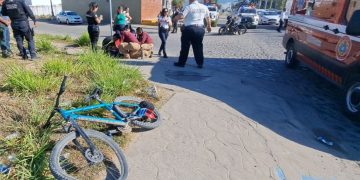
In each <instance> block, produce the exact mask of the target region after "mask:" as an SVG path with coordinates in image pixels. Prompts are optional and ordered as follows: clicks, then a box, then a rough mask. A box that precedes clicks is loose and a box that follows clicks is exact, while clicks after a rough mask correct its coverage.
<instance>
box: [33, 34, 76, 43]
mask: <svg viewBox="0 0 360 180" xmlns="http://www.w3.org/2000/svg"><path fill="white" fill-rule="evenodd" d="M35 39H39V40H42V39H45V40H48V41H64V42H68V43H71V42H73V39H72V38H71V37H70V36H69V35H66V36H62V35H50V34H39V35H37V36H36V38H35Z"/></svg>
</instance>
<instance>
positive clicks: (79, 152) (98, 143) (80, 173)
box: [50, 130, 128, 180]
mask: <svg viewBox="0 0 360 180" xmlns="http://www.w3.org/2000/svg"><path fill="white" fill-rule="evenodd" d="M84 131H85V133H86V134H87V135H88V136H89V138H90V140H91V141H92V143H93V144H94V145H95V147H96V148H97V150H98V153H91V150H90V149H89V147H88V145H87V143H86V142H85V140H84V139H83V138H82V137H81V136H79V137H77V136H76V133H75V132H71V133H69V134H67V135H66V136H65V137H64V138H63V139H62V140H60V141H59V142H58V143H57V144H56V145H55V147H54V149H53V150H52V152H51V155H50V170H51V172H52V174H53V175H54V177H55V178H56V179H94V180H98V179H117V180H123V179H126V177H127V175H128V166H127V163H126V159H125V156H124V154H123V152H122V151H121V149H120V147H119V146H118V144H117V143H116V142H115V141H113V140H112V139H111V138H110V137H108V136H106V135H105V134H103V133H100V132H98V131H94V130H84Z"/></svg>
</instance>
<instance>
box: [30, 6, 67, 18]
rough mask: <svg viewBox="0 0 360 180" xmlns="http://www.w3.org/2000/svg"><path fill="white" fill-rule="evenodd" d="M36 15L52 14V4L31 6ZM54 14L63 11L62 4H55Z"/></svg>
mask: <svg viewBox="0 0 360 180" xmlns="http://www.w3.org/2000/svg"><path fill="white" fill-rule="evenodd" d="M30 8H31V10H32V11H33V13H34V15H35V16H48V15H51V6H30ZM53 10H54V15H57V14H58V13H59V12H61V11H62V6H61V4H59V5H53Z"/></svg>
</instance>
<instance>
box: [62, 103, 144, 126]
mask: <svg viewBox="0 0 360 180" xmlns="http://www.w3.org/2000/svg"><path fill="white" fill-rule="evenodd" d="M97 101H98V102H99V104H96V105H91V106H85V107H81V108H76V109H71V110H64V109H59V110H58V112H59V113H60V114H61V116H62V117H63V118H64V119H66V120H74V121H77V120H82V121H89V122H99V123H105V124H112V125H118V126H125V125H126V124H127V123H128V120H127V115H125V113H124V112H122V111H121V110H118V109H116V108H115V106H116V105H121V106H123V107H136V110H135V111H134V112H137V111H138V110H140V109H141V108H140V107H139V106H138V105H137V104H131V103H122V102H113V103H104V102H102V101H101V100H98V99H97ZM94 109H105V110H107V111H109V112H111V114H112V115H113V116H114V117H115V119H112V118H102V117H95V116H88V115H79V114H77V113H80V112H86V111H91V110H94Z"/></svg>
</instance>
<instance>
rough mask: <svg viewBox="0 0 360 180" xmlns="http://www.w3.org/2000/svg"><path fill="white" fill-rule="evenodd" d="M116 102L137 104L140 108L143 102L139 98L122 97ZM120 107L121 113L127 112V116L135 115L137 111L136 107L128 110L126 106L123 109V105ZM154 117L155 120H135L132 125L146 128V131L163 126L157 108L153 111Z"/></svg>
mask: <svg viewBox="0 0 360 180" xmlns="http://www.w3.org/2000/svg"><path fill="white" fill-rule="evenodd" d="M114 102H120V103H129V104H137V105H138V106H140V103H141V102H143V100H142V99H140V98H137V97H131V96H120V97H117V98H116V99H115V101H114ZM118 107H119V108H120V110H121V111H123V112H126V113H127V114H134V111H135V110H136V109H135V108H134V107H133V108H128V107H126V106H124V107H123V106H121V105H119V106H118ZM153 115H154V118H142V119H138V120H133V121H131V123H132V124H133V125H135V126H138V127H141V128H144V129H154V128H157V127H158V126H160V124H161V117H160V113H159V112H158V111H157V109H156V108H155V109H154V110H153Z"/></svg>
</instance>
